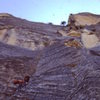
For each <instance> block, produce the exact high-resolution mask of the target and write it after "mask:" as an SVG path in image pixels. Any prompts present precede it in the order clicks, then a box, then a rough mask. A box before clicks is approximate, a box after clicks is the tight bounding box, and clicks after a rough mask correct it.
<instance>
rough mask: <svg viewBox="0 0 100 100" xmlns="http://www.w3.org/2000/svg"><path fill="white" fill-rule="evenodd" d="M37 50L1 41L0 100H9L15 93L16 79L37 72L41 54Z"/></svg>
mask: <svg viewBox="0 0 100 100" xmlns="http://www.w3.org/2000/svg"><path fill="white" fill-rule="evenodd" d="M37 52H38V51H34V52H33V51H30V50H27V49H22V48H19V47H15V46H10V45H7V44H4V43H1V42H0V100H9V97H11V96H12V95H13V94H14V93H15V91H16V88H17V87H18V85H14V84H13V81H14V80H15V79H21V80H23V79H24V77H25V76H29V77H31V75H32V74H33V73H35V71H36V66H37V63H38V61H39V59H40V55H41V52H40V51H39V53H37Z"/></svg>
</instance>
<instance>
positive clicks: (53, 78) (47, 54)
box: [11, 43, 100, 100]
mask: <svg viewBox="0 0 100 100" xmlns="http://www.w3.org/2000/svg"><path fill="white" fill-rule="evenodd" d="M94 49H95V48H94ZM92 50H93V49H92ZM99 50H100V48H99V47H98V48H97V50H96V51H94V50H93V51H94V52H98V53H99ZM99 60H100V56H99V55H95V54H93V53H91V52H90V50H86V49H82V48H75V47H67V46H65V45H64V43H58V44H55V45H52V46H50V47H49V48H47V49H46V50H44V52H43V55H42V57H41V59H40V61H39V63H38V65H37V71H36V73H35V74H34V75H33V76H32V77H31V80H30V81H29V83H28V85H27V86H26V87H22V88H21V89H20V90H19V91H16V92H15V94H14V95H13V96H12V97H11V100H13V99H17V100H22V99H23V100H26V99H29V100H33V99H34V100H81V99H84V100H91V99H96V100H98V99H99V98H100V95H99V94H100V92H99V91H100V85H99V84H100V79H99V77H100V72H99V71H100V70H99Z"/></svg>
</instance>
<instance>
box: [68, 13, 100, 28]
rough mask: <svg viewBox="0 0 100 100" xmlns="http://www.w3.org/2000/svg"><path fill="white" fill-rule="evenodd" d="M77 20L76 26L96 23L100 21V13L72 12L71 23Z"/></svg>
mask: <svg viewBox="0 0 100 100" xmlns="http://www.w3.org/2000/svg"><path fill="white" fill-rule="evenodd" d="M72 22H75V25H76V26H80V25H81V26H85V25H94V24H97V23H98V22H100V15H95V14H92V13H79V14H71V15H70V17H69V24H70V23H72Z"/></svg>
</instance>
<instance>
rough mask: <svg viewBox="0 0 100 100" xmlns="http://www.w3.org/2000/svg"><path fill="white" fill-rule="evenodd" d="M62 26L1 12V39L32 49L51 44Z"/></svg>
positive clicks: (58, 34) (58, 35)
mask: <svg viewBox="0 0 100 100" xmlns="http://www.w3.org/2000/svg"><path fill="white" fill-rule="evenodd" d="M61 28H62V27H61V26H57V25H50V24H44V23H36V22H30V21H27V20H24V19H21V18H17V17H14V16H13V15H10V14H6V13H0V41H2V42H4V43H7V44H10V45H16V46H19V47H23V48H28V49H31V50H35V49H39V48H44V47H46V46H48V45H51V44H52V43H53V41H56V40H55V39H56V38H57V37H60V36H61V34H60V33H57V31H58V30H60V29H61Z"/></svg>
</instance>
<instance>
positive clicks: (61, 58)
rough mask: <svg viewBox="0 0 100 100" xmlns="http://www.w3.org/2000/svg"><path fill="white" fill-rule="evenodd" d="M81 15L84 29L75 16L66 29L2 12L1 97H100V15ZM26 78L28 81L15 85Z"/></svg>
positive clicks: (52, 99)
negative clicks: (14, 82) (16, 80)
mask: <svg viewBox="0 0 100 100" xmlns="http://www.w3.org/2000/svg"><path fill="white" fill-rule="evenodd" d="M77 15H78V17H77V19H79V22H80V23H79V25H81V23H83V22H84V25H85V26H84V27H82V28H80V27H79V26H78V27H77V24H75V21H73V22H71V21H72V20H70V17H69V21H70V25H67V26H66V27H60V26H55V25H50V24H49V25H47V24H43V23H33V22H29V21H26V20H22V19H19V18H16V17H14V16H12V15H10V14H6V13H3V14H0V40H1V41H2V42H0V100H99V99H100V38H99V37H100V35H99V34H100V30H99V23H94V22H92V21H91V20H92V19H97V20H98V19H99V18H100V17H99V15H94V14H90V13H81V14H76V15H75V16H77ZM84 16H85V17H84ZM85 18H86V19H88V18H90V19H91V18H92V19H91V20H88V21H87V20H86V19H85ZM89 21H90V22H89ZM95 22H96V21H95ZM97 22H98V21H97ZM18 23H21V24H18ZM27 33H28V34H27ZM26 34H27V35H26ZM44 34H45V35H44ZM4 37H5V38H4ZM44 37H45V38H44ZM94 37H96V38H94ZM19 39H21V41H20V42H19ZM45 39H46V40H45ZM22 40H24V41H22ZM27 41H32V42H31V43H32V45H28V44H25V43H26V42H27ZM44 41H45V46H43V47H42V49H41V45H40V44H41V43H44ZM48 41H49V44H48ZM37 42H39V45H37ZM18 43H19V44H18ZM29 43H30V42H29ZM34 43H36V44H35V45H33V44H34ZM25 48H27V49H25ZM30 49H31V50H30ZM33 50H34V51H33ZM25 76H29V77H30V80H29V81H28V82H27V83H21V84H13V81H14V80H15V79H18V80H23V79H24V77H25Z"/></svg>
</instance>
